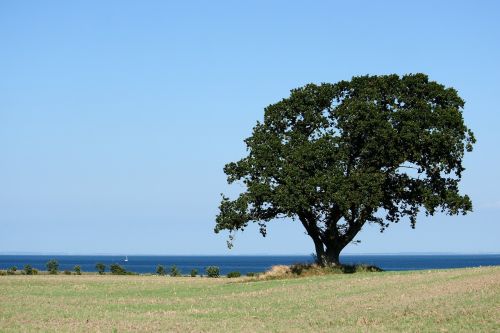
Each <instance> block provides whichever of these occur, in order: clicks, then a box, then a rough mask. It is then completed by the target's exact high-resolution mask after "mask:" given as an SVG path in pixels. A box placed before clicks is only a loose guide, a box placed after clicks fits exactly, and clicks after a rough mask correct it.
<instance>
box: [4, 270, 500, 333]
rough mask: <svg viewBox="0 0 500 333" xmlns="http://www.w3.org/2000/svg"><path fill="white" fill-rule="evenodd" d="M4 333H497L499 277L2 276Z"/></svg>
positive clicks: (445, 273) (467, 273)
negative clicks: (276, 332)
mask: <svg viewBox="0 0 500 333" xmlns="http://www.w3.org/2000/svg"><path fill="white" fill-rule="evenodd" d="M0 300H1V301H0V332H18V331H66V332H87V331H104V332H113V331H118V332H122V331H141V332H144V331H182V332H185V331H196V332H200V331H203V332H204V331H214V332H221V331H251V332H258V331H261V332H269V331H280V332H300V331H320V332H321V331H329V332H331V331H342V332H360V331H366V332H377V331H382V332H386V331H412V332H419V331H420V332H474V331H475V332H494V331H498V330H499V327H500V321H499V310H500V309H499V305H500V267H488V268H486V267H485V268H470V269H456V270H434V271H418V272H382V273H356V274H334V275H324V276H316V277H306V278H296V279H288V280H269V281H253V282H246V280H245V279H244V278H241V279H227V278H219V279H209V278H199V277H198V278H172V277H161V276H110V275H105V276H98V275H81V276H77V275H71V276H66V275H57V276H50V275H39V276H22V275H17V276H0Z"/></svg>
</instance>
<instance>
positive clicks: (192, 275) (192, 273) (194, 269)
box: [191, 268, 198, 277]
mask: <svg viewBox="0 0 500 333" xmlns="http://www.w3.org/2000/svg"><path fill="white" fill-rule="evenodd" d="M196 275H198V270H197V269H196V268H193V269H192V270H191V277H195V276H196Z"/></svg>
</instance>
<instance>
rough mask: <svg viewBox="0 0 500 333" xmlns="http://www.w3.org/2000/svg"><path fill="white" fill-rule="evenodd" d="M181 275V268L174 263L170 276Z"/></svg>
mask: <svg viewBox="0 0 500 333" xmlns="http://www.w3.org/2000/svg"><path fill="white" fill-rule="evenodd" d="M180 275H181V271H180V269H179V268H177V266H175V265H173V266H172V267H171V268H170V276H180Z"/></svg>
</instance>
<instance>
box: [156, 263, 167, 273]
mask: <svg viewBox="0 0 500 333" xmlns="http://www.w3.org/2000/svg"><path fill="white" fill-rule="evenodd" d="M165 273H166V271H165V267H164V266H163V265H158V266H157V267H156V274H158V275H165Z"/></svg>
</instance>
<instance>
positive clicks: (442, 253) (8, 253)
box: [0, 251, 500, 257]
mask: <svg viewBox="0 0 500 333" xmlns="http://www.w3.org/2000/svg"><path fill="white" fill-rule="evenodd" d="M2 255H39V256H48V255H54V256H117V257H119V256H121V257H123V256H138V257H144V256H148V257H215V256H217V257H225V256H227V257H231V256H242V257H250V256H264V257H265V256H277V257H280V256H305V257H312V256H314V254H313V253H308V254H307V253H289V254H284V253H279V254H276V253H240V254H231V253H225V254H220V253H219V254H217V253H215V254H151V253H130V254H129V253H126V252H123V253H116V252H115V253H107V252H97V253H77V252H41V251H40V252H35V251H25V252H23V251H6V252H3V251H0V256H2ZM346 255H347V256H356V255H500V252H494V251H492V252H488V251H485V252H439V251H429V252H415V251H406V252H347V253H341V254H340V256H346Z"/></svg>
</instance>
